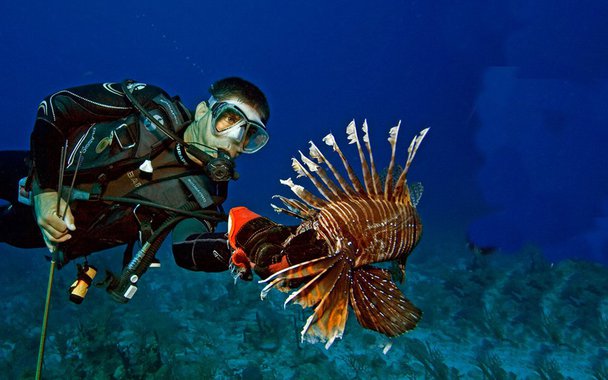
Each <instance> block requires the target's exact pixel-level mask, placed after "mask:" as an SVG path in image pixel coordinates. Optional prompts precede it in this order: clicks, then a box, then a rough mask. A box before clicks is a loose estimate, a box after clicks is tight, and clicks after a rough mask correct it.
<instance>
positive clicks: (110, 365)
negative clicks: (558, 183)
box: [0, 242, 608, 380]
mask: <svg viewBox="0 0 608 380" xmlns="http://www.w3.org/2000/svg"><path fill="white" fill-rule="evenodd" d="M429 247H430V248H429ZM0 249H2V250H3V251H4V255H5V257H4V260H3V264H4V265H3V268H2V269H1V272H2V275H1V276H0V289H2V299H3V302H2V303H1V304H0V373H2V374H3V375H4V376H3V377H5V378H11V379H20V378H22V379H29V378H33V377H34V373H35V368H36V357H37V353H38V343H39V339H40V337H39V336H40V325H41V320H42V312H43V304H44V296H45V290H46V284H47V280H48V264H47V262H46V261H44V260H43V259H42V257H41V256H42V255H43V254H44V252H43V251H38V250H37V251H16V250H14V249H12V248H9V247H6V246H2V248H0ZM159 256H160V258H161V261H162V264H163V265H162V267H161V268H160V269H150V270H149V271H148V272H147V273H146V274H145V276H144V277H143V279H142V282H141V286H140V290H139V291H138V292H137V294H136V295H135V297H134V298H133V300H132V301H131V302H130V303H129V304H126V305H121V304H117V303H115V302H114V301H112V300H111V299H110V298H109V296H108V295H107V294H106V292H105V290H104V289H100V288H94V287H92V288H91V290H90V292H89V294H88V295H87V298H86V299H85V300H84V302H83V304H81V305H74V304H72V303H71V302H70V301H69V300H68V297H67V289H68V288H69V286H70V284H71V283H72V281H73V280H74V278H75V274H76V269H75V265H74V264H73V263H70V264H69V265H67V266H66V267H65V268H63V269H62V270H60V271H59V272H57V274H56V276H55V281H54V289H53V298H52V306H51V313H50V319H49V325H48V336H47V345H46V352H45V366H44V375H43V378H47V379H55V378H57V379H59V378H61V379H80V378H86V379H248V380H255V379H330V378H331V379H459V378H462V379H568V378H571V379H608V345H607V344H606V342H608V293H607V292H606V289H608V268H606V267H602V266H599V265H596V264H591V263H586V262H573V261H564V262H561V263H558V264H555V265H552V264H550V263H548V262H546V261H545V260H544V259H543V258H542V257H541V256H540V254H539V253H538V252H537V251H536V250H535V249H533V248H527V249H525V250H523V251H522V252H520V253H518V254H516V255H508V256H507V255H501V254H500V253H497V254H493V255H489V256H479V255H475V254H473V253H471V252H469V251H468V250H467V249H466V247H465V246H464V244H462V243H461V242H456V243H442V244H436V245H428V244H427V245H424V246H422V247H420V248H418V249H417V250H416V251H415V252H414V254H413V255H412V258H411V261H410V263H409V265H408V270H407V281H406V283H405V284H403V285H402V290H403V291H404V293H405V295H406V296H407V297H408V298H410V299H411V300H412V301H413V302H414V304H416V305H417V306H418V307H419V308H421V309H422V310H423V312H424V315H423V318H422V321H421V322H420V324H419V326H418V328H416V329H415V330H414V331H412V332H410V333H407V334H405V335H403V336H401V337H398V338H396V339H390V340H389V339H388V338H386V337H384V336H382V335H380V334H377V333H374V332H372V331H369V330H365V329H363V328H361V327H360V326H359V325H358V324H357V322H356V319H355V318H354V315H352V314H351V317H350V318H349V322H348V324H347V327H346V332H345V334H344V337H343V339H342V340H337V341H336V342H335V343H334V344H333V346H331V347H330V349H329V350H326V349H325V348H324V346H323V345H322V344H308V343H301V342H300V339H299V337H300V330H301V328H302V326H303V324H304V321H305V319H306V316H307V315H308V313H309V311H302V309H301V308H300V307H299V306H288V307H287V309H283V301H284V299H285V294H283V293H280V292H277V291H272V292H271V293H270V294H269V297H268V298H267V299H266V300H264V301H261V300H260V297H259V293H260V290H261V288H262V285H261V284H258V283H256V282H255V281H254V282H250V283H246V282H242V281H239V282H237V283H236V284H235V283H234V281H233V279H232V278H231V276H230V274H229V273H227V272H226V273H219V274H207V273H194V272H188V271H185V270H182V269H180V268H178V267H177V266H176V265H175V264H174V263H173V260H172V258H171V257H170V253H169V248H167V247H164V248H163V249H162V250H161V252H160V253H159ZM120 261H121V257H120V253H119V252H111V253H105V254H101V255H100V254H96V255H93V256H92V257H91V259H90V262H91V263H92V264H94V265H97V266H98V267H101V268H103V267H104V266H105V265H106V264H108V263H114V264H116V263H120ZM103 277H104V275H103V272H101V273H99V274H98V276H97V278H96V280H101V279H103Z"/></svg>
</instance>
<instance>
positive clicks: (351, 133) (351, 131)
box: [346, 120, 374, 194]
mask: <svg viewBox="0 0 608 380" xmlns="http://www.w3.org/2000/svg"><path fill="white" fill-rule="evenodd" d="M364 132H365V137H367V130H365V131H364ZM346 137H348V143H349V144H356V145H357V151H358V152H359V160H361V171H362V172H363V182H364V183H365V190H366V192H367V194H374V186H373V184H372V178H371V174H370V171H369V167H368V166H367V160H366V159H365V154H364V153H363V149H362V148H361V143H360V142H359V136H357V126H356V124H355V121H354V120H353V121H351V122H350V123H349V124H348V126H347V127H346ZM365 137H364V139H365Z"/></svg>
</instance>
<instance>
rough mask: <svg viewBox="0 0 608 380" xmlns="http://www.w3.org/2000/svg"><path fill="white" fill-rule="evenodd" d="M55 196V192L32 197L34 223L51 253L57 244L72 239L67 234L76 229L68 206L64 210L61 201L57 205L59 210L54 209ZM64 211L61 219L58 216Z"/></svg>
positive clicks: (55, 203) (63, 204) (64, 205)
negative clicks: (34, 214) (36, 224)
mask: <svg viewBox="0 0 608 380" xmlns="http://www.w3.org/2000/svg"><path fill="white" fill-rule="evenodd" d="M57 196H58V194H57V192H56V191H47V192H43V193H40V194H37V195H36V196H34V210H35V213H36V222H37V223H38V227H40V231H42V237H43V238H44V242H45V243H46V246H47V248H48V249H49V250H50V251H51V252H53V251H54V250H55V248H56V247H57V244H58V243H63V242H64V241H67V240H69V239H70V238H71V237H72V235H70V234H69V232H70V231H74V230H75V229H76V226H75V225H74V215H72V210H70V207H69V206H68V207H67V208H66V203H65V201H64V200H63V199H61V201H60V203H59V210H57V209H56V207H57ZM64 210H66V212H65V217H64V218H61V215H60V214H61V213H62V212H63V211H64Z"/></svg>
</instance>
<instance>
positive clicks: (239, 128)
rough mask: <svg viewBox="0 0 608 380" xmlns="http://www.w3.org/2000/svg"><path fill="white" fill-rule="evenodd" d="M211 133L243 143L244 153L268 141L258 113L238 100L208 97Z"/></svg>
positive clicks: (256, 148)
mask: <svg viewBox="0 0 608 380" xmlns="http://www.w3.org/2000/svg"><path fill="white" fill-rule="evenodd" d="M209 106H210V107H211V125H212V126H213V128H212V131H213V134H214V135H216V136H217V137H226V138H229V139H230V140H232V141H234V142H235V143H237V144H243V145H242V146H243V152H244V153H255V152H257V151H258V150H260V149H262V147H264V145H266V143H268V139H269V138H270V137H269V136H268V132H266V126H265V125H264V123H263V122H262V120H261V119H260V116H259V115H258V113H257V112H256V111H255V110H254V109H253V108H252V107H250V106H249V105H247V104H245V103H243V102H239V101H238V100H233V99H226V100H221V101H218V100H216V99H215V98H214V97H211V99H209Z"/></svg>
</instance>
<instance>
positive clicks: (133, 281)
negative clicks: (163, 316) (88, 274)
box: [107, 202, 198, 303]
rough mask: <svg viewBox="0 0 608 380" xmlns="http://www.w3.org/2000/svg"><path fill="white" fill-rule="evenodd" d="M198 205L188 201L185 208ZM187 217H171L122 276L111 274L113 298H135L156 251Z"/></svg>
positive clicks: (122, 300)
mask: <svg viewBox="0 0 608 380" xmlns="http://www.w3.org/2000/svg"><path fill="white" fill-rule="evenodd" d="M197 206H198V204H197V203H196V202H188V203H187V204H186V205H185V206H184V207H183V208H184V209H186V210H193V209H194V208H195V207H197ZM187 218H188V217H187V216H183V215H176V216H171V217H169V219H167V220H166V221H165V222H164V223H163V224H162V225H161V226H160V227H159V228H158V229H157V230H156V231H154V233H153V234H152V236H150V238H149V239H148V241H146V243H145V244H144V245H143V247H141V249H140V250H139V251H138V252H137V254H135V255H134V256H133V258H132V259H131V261H130V262H129V263H128V264H127V265H126V266H125V267H124V269H123V271H122V274H121V275H120V277H116V276H114V275H113V274H111V273H110V274H109V276H110V281H109V285H108V288H107V290H108V293H110V296H111V297H112V299H114V300H115V301H116V302H119V303H127V302H129V301H130V300H131V298H133V295H134V294H135V292H136V291H137V282H138V281H139V279H140V278H141V276H142V275H143V274H144V273H146V271H147V270H148V268H149V267H150V264H152V262H153V261H154V258H155V256H156V252H157V251H158V249H159V248H160V246H161V245H162V243H163V241H164V240H165V238H166V237H167V235H168V234H169V231H171V229H172V228H173V226H175V225H176V224H177V223H179V222H181V221H182V220H184V219H187Z"/></svg>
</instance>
